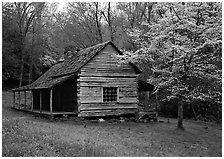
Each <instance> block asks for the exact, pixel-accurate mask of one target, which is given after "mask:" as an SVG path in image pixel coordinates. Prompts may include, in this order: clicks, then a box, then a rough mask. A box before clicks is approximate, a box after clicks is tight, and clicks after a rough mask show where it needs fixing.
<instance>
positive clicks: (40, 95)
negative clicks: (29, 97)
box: [40, 90, 42, 113]
mask: <svg viewBox="0 0 224 159" xmlns="http://www.w3.org/2000/svg"><path fill="white" fill-rule="evenodd" d="M40 113H42V91H41V90H40Z"/></svg>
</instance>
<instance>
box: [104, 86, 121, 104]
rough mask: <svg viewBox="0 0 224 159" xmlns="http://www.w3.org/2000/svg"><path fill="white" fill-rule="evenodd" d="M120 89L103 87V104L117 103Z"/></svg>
mask: <svg viewBox="0 0 224 159" xmlns="http://www.w3.org/2000/svg"><path fill="white" fill-rule="evenodd" d="M117 101H118V87H103V102H117Z"/></svg>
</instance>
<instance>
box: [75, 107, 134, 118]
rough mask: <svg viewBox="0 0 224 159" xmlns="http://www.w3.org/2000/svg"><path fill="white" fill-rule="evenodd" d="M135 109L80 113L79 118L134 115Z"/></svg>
mask: <svg viewBox="0 0 224 159" xmlns="http://www.w3.org/2000/svg"><path fill="white" fill-rule="evenodd" d="M136 112H137V109H135V108H134V109H114V110H99V111H98V110H90V111H80V112H79V116H80V117H87V116H108V115H122V114H135V113H136Z"/></svg>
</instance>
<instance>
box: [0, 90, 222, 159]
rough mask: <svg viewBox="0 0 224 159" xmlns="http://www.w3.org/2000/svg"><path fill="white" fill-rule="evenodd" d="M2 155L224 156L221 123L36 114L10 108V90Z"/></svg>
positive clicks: (6, 99)
mask: <svg viewBox="0 0 224 159" xmlns="http://www.w3.org/2000/svg"><path fill="white" fill-rule="evenodd" d="M2 104H3V105H2V111H3V112H2V126H3V128H2V131H3V132H2V155H3V156H14V157H18V156H51V157H55V156H70V157H71V156H88V157H90V156H142V157H144V156H158V157H159V156H165V157H167V156H189V157H191V156H205V157H206V156H221V155H222V127H221V125H217V124H215V123H208V122H207V123H206V122H201V121H192V120H185V121H184V127H185V130H184V131H182V130H177V129H176V123H177V120H176V119H171V120H170V123H167V122H166V119H164V118H159V120H164V121H165V122H163V123H161V122H157V123H154V122H149V123H135V122H123V123H114V122H113V123H109V122H103V123H92V122H90V121H86V123H85V124H83V121H80V120H56V121H50V120H49V119H45V118H39V117H35V116H33V115H32V114H28V113H24V112H20V111H15V110H12V109H10V106H11V105H12V93H11V92H3V94H2Z"/></svg>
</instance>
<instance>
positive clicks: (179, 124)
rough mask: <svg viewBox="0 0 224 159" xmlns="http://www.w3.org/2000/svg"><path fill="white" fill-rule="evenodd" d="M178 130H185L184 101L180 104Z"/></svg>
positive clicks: (180, 101)
mask: <svg viewBox="0 0 224 159" xmlns="http://www.w3.org/2000/svg"><path fill="white" fill-rule="evenodd" d="M177 128H178V129H184V127H183V101H182V99H180V100H179V102H178V122H177Z"/></svg>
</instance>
